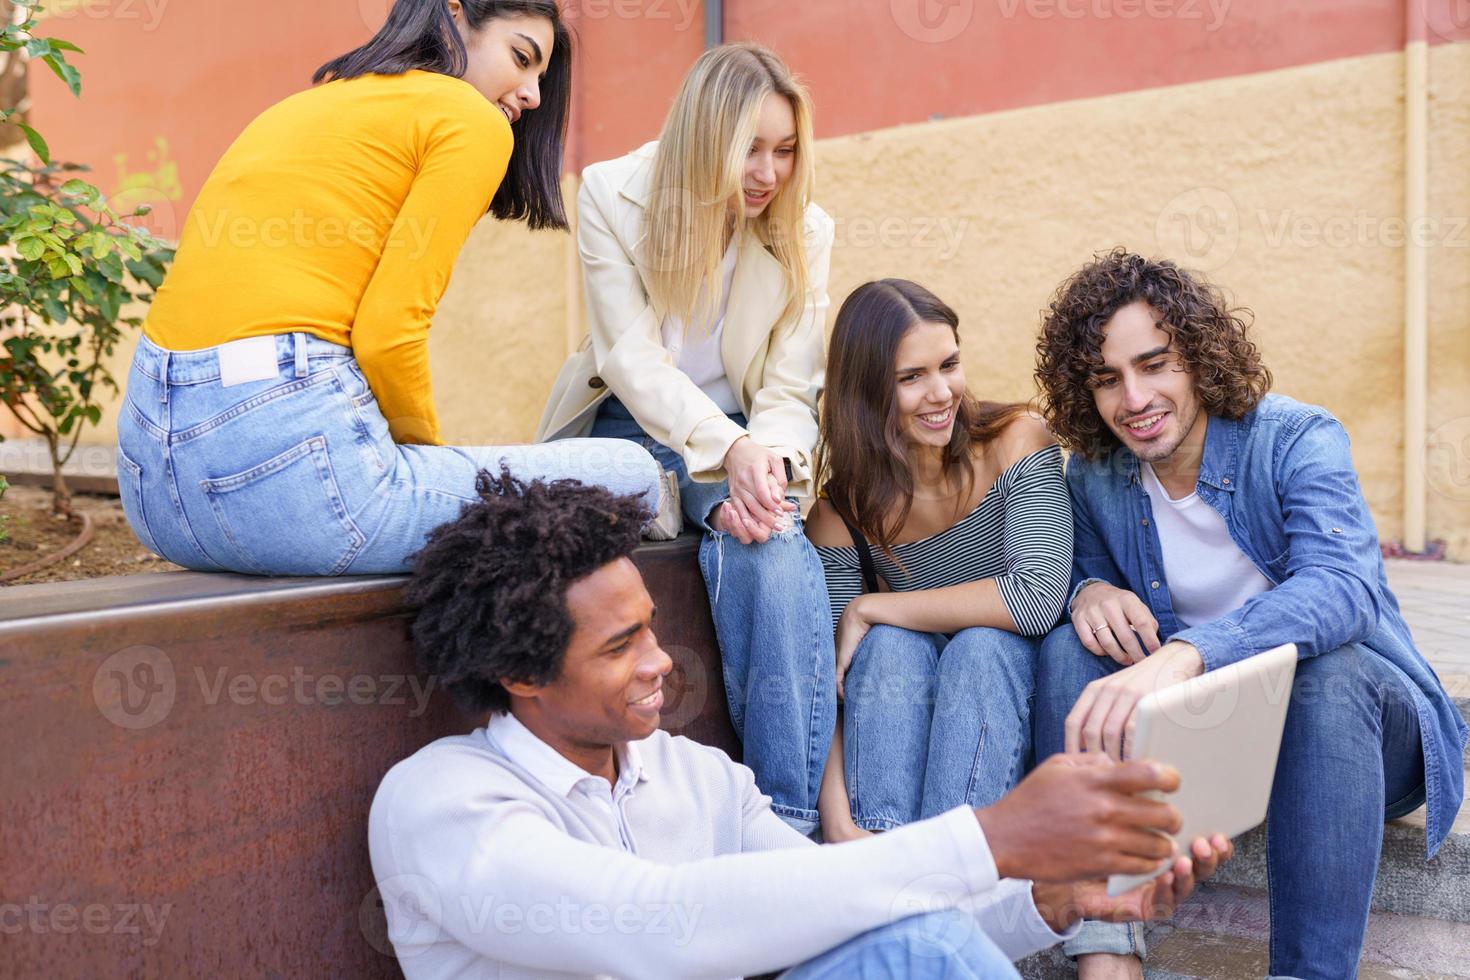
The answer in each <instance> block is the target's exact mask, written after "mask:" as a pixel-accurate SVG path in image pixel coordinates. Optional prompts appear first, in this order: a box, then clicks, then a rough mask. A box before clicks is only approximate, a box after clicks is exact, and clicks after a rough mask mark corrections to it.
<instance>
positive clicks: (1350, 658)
mask: <svg viewBox="0 0 1470 980" xmlns="http://www.w3.org/2000/svg"><path fill="white" fill-rule="evenodd" d="M1118 669H1120V667H1119V665H1118V664H1117V663H1116V662H1115V661H1113V660H1112V659H1111V658H1109V657H1095V656H1093V655H1092V654H1091V653H1088V652H1087V650H1086V648H1084V647H1083V646H1082V644H1081V642H1079V641H1078V639H1077V634H1076V631H1074V630H1073V628H1072V627H1071V626H1070V625H1063V626H1059V627H1057V628H1056V629H1054V630H1052V631H1051V633H1049V634H1048V635H1047V637H1046V640H1045V641H1044V642H1043V643H1042V647H1041V669H1040V673H1039V676H1038V679H1037V685H1038V694H1037V704H1036V748H1037V757H1038V758H1045V757H1046V756H1048V755H1051V754H1052V753H1054V752H1060V751H1061V750H1062V746H1063V723H1064V721H1065V720H1066V717H1067V712H1068V711H1070V710H1071V708H1072V705H1073V704H1074V703H1076V701H1077V698H1078V696H1080V695H1081V693H1082V689H1083V688H1085V687H1086V686H1087V685H1088V684H1089V683H1091V682H1092V681H1094V680H1096V679H1098V678H1100V677H1105V676H1107V675H1109V674H1111V673H1113V672H1114V671H1116V670H1118ZM1424 793H1425V788H1424V753H1423V749H1422V747H1421V742H1420V732H1419V720H1418V713H1417V710H1416V708H1415V706H1414V700H1413V694H1412V688H1411V682H1410V681H1409V679H1408V678H1407V677H1406V676H1405V675H1404V673H1403V672H1402V671H1401V670H1399V669H1398V668H1397V667H1395V666H1394V665H1393V664H1392V663H1390V662H1389V661H1388V660H1387V659H1385V658H1384V657H1381V656H1379V655H1378V654H1376V653H1374V652H1373V651H1371V650H1369V649H1368V648H1367V647H1365V646H1363V645H1362V644H1358V643H1354V644H1349V645H1347V646H1343V647H1339V648H1338V649H1336V650H1332V651H1329V652H1327V653H1323V654H1320V655H1318V656H1315V657H1308V658H1306V659H1303V660H1301V661H1299V662H1298V663H1297V669H1296V681H1295V683H1294V684H1293V686H1292V693H1291V705H1290V707H1289V708H1288V710H1287V714H1286V729H1285V731H1284V732H1283V733H1282V736H1281V753H1280V755H1279V756H1278V758H1277V761H1276V778H1275V782H1274V784H1273V785H1272V787H1271V804H1270V809H1269V810H1268V811H1267V814H1266V876H1267V881H1268V885H1269V891H1270V903H1271V975H1272V976H1273V977H1297V978H1301V980H1318V978H1321V980H1342V978H1344V977H1353V976H1356V975H1357V969H1358V958H1359V956H1360V954H1361V951H1362V946H1363V935H1364V932H1365V931H1366V930H1367V927H1368V911H1369V905H1370V902H1371V900H1372V897H1373V879H1374V877H1375V876H1376V875H1377V873H1378V857H1379V851H1380V850H1381V848H1382V846H1383V824H1384V821H1386V820H1393V819H1396V818H1398V817H1402V816H1404V815H1405V814H1408V813H1412V812H1413V811H1414V810H1417V809H1418V808H1419V807H1420V806H1422V805H1423V804H1424ZM1121 928H1123V927H1117V926H1106V925H1103V924H1100V923H1087V924H1086V925H1085V926H1084V928H1083V931H1082V933H1079V934H1078V935H1077V936H1076V937H1074V938H1073V939H1072V940H1070V941H1068V943H1067V945H1066V946H1065V947H1064V949H1065V951H1066V952H1067V953H1068V955H1072V956H1076V955H1079V954H1080V953H1085V952H1121V951H1122V950H1118V949H1116V948H1115V947H1114V946H1112V945H1109V942H1110V941H1109V939H1108V937H1109V935H1111V936H1112V937H1113V939H1112V940H1111V942H1114V943H1115V942H1117V938H1116V937H1117V935H1118V930H1119V929H1121ZM1095 946H1101V947H1102V948H1090V947H1095Z"/></svg>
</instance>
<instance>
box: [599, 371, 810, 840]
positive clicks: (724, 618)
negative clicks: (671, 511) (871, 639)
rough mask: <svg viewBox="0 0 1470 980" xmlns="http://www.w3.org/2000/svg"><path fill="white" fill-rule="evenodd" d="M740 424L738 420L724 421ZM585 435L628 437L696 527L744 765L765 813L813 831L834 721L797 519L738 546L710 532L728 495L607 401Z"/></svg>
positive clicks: (804, 544)
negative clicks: (673, 489) (766, 804)
mask: <svg viewBox="0 0 1470 980" xmlns="http://www.w3.org/2000/svg"><path fill="white" fill-rule="evenodd" d="M730 418H731V419H733V420H734V421H735V422H737V423H738V424H739V425H741V426H742V427H743V426H744V425H745V421H746V420H745V417H744V416H742V415H732V416H730ZM591 436H592V437H594V438H604V439H605V438H621V439H631V440H633V441H635V442H637V443H638V444H639V445H641V446H643V448H645V449H647V450H648V451H649V452H650V453H652V454H653V457H654V459H656V460H658V462H659V464H660V465H662V466H663V467H664V469H666V470H670V471H672V472H673V473H675V474H677V476H678V480H679V494H680V499H681V502H682V505H683V510H684V521H685V525H686V526H692V527H697V528H701V529H703V531H704V540H703V541H702V542H701V544H700V547H699V568H700V571H701V572H702V573H703V575H704V583H705V589H706V591H707V592H708V593H709V601H710V611H711V613H712V614H713V618H714V623H715V636H716V638H717V639H718V641H719V644H720V662H721V665H722V668H723V673H724V679H725V694H726V697H727V698H728V699H729V705H730V721H731V723H732V724H733V725H734V726H735V733H736V734H737V735H738V736H740V741H741V745H742V747H743V749H744V760H743V761H744V762H745V764H746V765H747V766H749V767H750V768H751V770H752V771H753V772H754V773H755V781H756V785H757V786H758V787H760V790H761V792H763V793H765V794H767V795H769V796H770V797H771V809H772V810H773V811H774V812H775V813H776V815H777V816H779V817H780V818H781V819H782V820H785V821H786V822H787V823H788V824H790V825H791V826H792V827H795V828H796V829H797V830H798V831H800V832H801V833H803V834H810V833H811V832H812V831H813V830H815V829H816V826H817V821H818V816H817V793H818V790H819V789H820V788H821V784H822V769H823V767H824V765H825V764H826V761H827V750H828V749H829V748H830V747H831V744H832V730H833V727H834V725H835V724H836V717H837V699H836V685H837V681H836V674H835V654H834V652H833V647H832V610H831V606H830V605H829V604H828V602H827V582H826V578H825V577H824V576H823V573H822V562H821V559H820V558H818V557H817V552H816V550H815V549H814V548H813V547H812V546H811V543H810V542H808V541H807V539H806V534H805V533H803V530H802V522H801V518H800V517H799V516H796V515H793V517H794V519H793V521H792V527H791V529H790V530H787V531H780V532H777V533H776V534H774V535H773V536H772V537H771V538H770V539H769V540H767V541H766V542H765V543H763V544H748V545H746V544H741V543H740V542H739V541H738V540H736V539H735V538H733V537H731V536H730V535H728V534H726V533H724V532H722V531H715V530H713V529H711V528H710V526H709V521H708V518H709V514H710V512H711V511H712V510H713V509H714V507H715V506H716V505H717V504H719V503H720V502H721V501H722V500H724V499H725V498H726V497H727V496H729V490H728V488H727V487H726V485H725V484H724V483H696V482H694V481H693V480H691V479H690V478H689V473H688V470H687V468H686V467H685V466H684V461H683V459H681V458H680V457H679V454H678V453H676V452H674V451H673V450H672V449H670V448H669V447H667V446H665V445H662V444H661V443H658V442H655V441H654V440H653V439H652V438H651V437H650V436H648V435H647V434H646V433H644V431H643V430H642V428H641V427H639V425H638V422H637V421H636V420H635V419H634V418H633V416H632V414H631V413H630V412H629V411H628V409H627V408H626V407H625V406H624V405H623V404H622V403H621V402H619V401H618V400H617V399H616V398H609V399H608V400H607V401H605V402H603V404H602V405H601V406H600V408H599V409H598V413H597V421H596V422H595V423H594V425H593V427H592V432H591Z"/></svg>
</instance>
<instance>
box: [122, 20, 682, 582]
mask: <svg viewBox="0 0 1470 980" xmlns="http://www.w3.org/2000/svg"><path fill="white" fill-rule="evenodd" d="M314 81H316V82H324V84H320V85H317V86H316V87H314V88H311V89H308V90H307V91H305V92H301V93H298V94H297V95H294V96H292V97H290V98H288V99H286V100H285V101H283V102H281V103H279V104H277V105H276V106H274V107H272V108H270V109H268V110H266V111H265V112H264V113H263V114H262V115H261V116H260V117H259V118H257V119H256V120H255V121H254V122H253V123H251V124H250V126H249V127H247V128H246V130H245V132H244V133H243V134H242V135H241V136H240V137H239V138H238V139H237V140H236V141H235V143H234V144H233V145H232V146H231V147H230V148H229V150H228V151H226V153H225V156H224V157H223V159H221V160H220V162H219V164H218V165H217V166H216V168H215V170H214V172H213V173H212V174H211V175H210V177H209V180H208V181H207V182H206V183H205V185H204V188H203V189H202V190H201V192H200V194H199V198H198V200H197V201H196V202H195V204H194V207H193V209H192V211H191V212H190V214H189V219H188V221H187V223H186V226H185V229H184V232H183V234H182V236H181V240H180V243H179V250H178V255H177V258H176V260H175V262H174V266H173V268H172V269H171V270H170V272H169V275H168V278H167V279H166V281H165V282H164V284H163V287H162V288H161V289H160V290H159V292H158V296H157V298H156V300H155V301H154V303H153V306H152V308H151V309H150V311H149V314H148V318H147V320H146V322H145V324H144V328H143V333H144V335H143V337H142V338H141V340H140V342H139V346H138V350H137V353H136V355H135V357H134V360H133V366H132V370H131V373H130V375H129V378H128V395H127V399H126V402H125V405H124V408H123V410H122V413H121V418H120V419H119V423H118V442H119V446H118V484H119V488H120V490H121V491H122V498H123V508H124V510H125V511H126V513H127V516H128V521H129V523H130V524H131V525H132V527H133V529H134V531H135V532H136V533H137V534H138V536H139V537H140V538H141V539H142V541H143V543H144V544H145V545H147V546H148V547H149V548H151V549H152V550H154V551H156V552H158V553H159V554H161V555H163V556H164V557H165V558H168V559H169V560H171V561H174V562H177V563H178V564H181V565H185V566H188V567H190V568H197V569H206V570H233V571H240V572H254V573H259V574H308V575H311V574H325V575H336V574H344V573H358V572H394V571H401V570H404V569H405V568H406V567H407V561H406V559H407V558H408V556H409V555H410V554H412V553H413V552H414V551H416V550H418V548H419V547H421V546H422V545H423V543H424V540H425V538H426V536H427V534H428V532H429V531H430V530H431V529H433V528H434V527H436V526H437V525H439V524H441V523H443V522H444V521H447V520H449V519H451V518H453V517H455V516H457V515H458V513H459V509H460V505H461V504H462V503H463V502H465V501H470V500H474V499H476V493H475V482H476V474H477V473H478V472H479V471H480V470H482V469H490V470H495V471H498V470H499V469H500V468H501V466H502V465H507V466H509V467H510V469H511V470H512V471H513V472H514V473H515V474H516V475H517V476H520V477H522V478H526V479H529V478H534V477H543V478H548V479H551V478H559V477H576V478H579V479H582V480H584V481H586V482H597V483H603V484H606V485H608V486H609V487H610V488H611V489H613V490H614V491H616V492H620V493H642V494H644V495H645V497H646V499H647V500H648V503H649V507H650V509H654V507H656V505H657V502H658V489H657V486H658V477H659V468H658V465H657V464H656V463H655V462H654V461H653V459H652V458H651V457H650V456H649V455H648V454H647V453H646V452H644V451H643V450H642V449H641V448H639V447H637V446H632V445H631V444H629V443H627V442H626V441H622V440H578V441H573V442H568V443H564V444H561V445H558V446H556V447H546V446H534V447H533V446H525V447H476V448H464V447H449V446H444V445H442V444H441V438H440V433H439V424H438V419H437V416H436V414H435V410H434V402H433V395H432V389H431V385H430V377H429V351H428V336H427V335H428V329H429V324H430V321H431V319H432V317H433V313H434V309H435V307H436V306H437V304H438V302H439V299H440V297H441V296H442V295H443V293H444V290H445V288H446V286H447V285H448V282H449V276H450V273H451V271H452V270H453V267H454V261H455V257H456V256H457V254H458V253H459V250H460V248H461V247H462V246H463V244H464V241H465V239H466V237H467V236H468V235H469V232H470V229H471V228H472V227H473V226H474V224H475V223H476V222H477V221H478V220H479V219H480V218H481V217H482V216H484V214H485V213H486V212H487V211H488V212H490V213H491V214H494V215H495V217H497V218H499V219H503V220H525V221H526V222H527V224H528V225H529V226H530V227H532V228H559V229H565V228H566V227H567V222H566V217H565V213H564V211H563V206H562V201H561V192H560V176H561V155H562V143H563V139H564V134H565V131H566V121H567V112H568V103H569V99H568V96H569V91H570V84H571V44H570V37H569V34H568V32H567V30H566V27H565V26H564V24H563V23H562V21H561V19H560V16H559V13H558V10H557V6H556V4H555V2H554V0H397V2H396V3H395V4H394V6H393V9H392V11H391V12H390V14H389V17H388V21H387V23H386V24H385V25H384V26H383V28H382V30H380V31H379V32H378V34H377V35H376V36H375V37H373V39H372V40H370V41H369V42H368V43H367V44H366V45H364V46H363V47H361V48H358V49H356V50H355V51H352V52H349V53H348V54H346V55H343V56H342V57H340V58H337V59H335V60H333V61H331V62H328V63H327V64H326V65H323V66H322V68H321V69H319V70H318V72H317V74H316V77H315V79H314Z"/></svg>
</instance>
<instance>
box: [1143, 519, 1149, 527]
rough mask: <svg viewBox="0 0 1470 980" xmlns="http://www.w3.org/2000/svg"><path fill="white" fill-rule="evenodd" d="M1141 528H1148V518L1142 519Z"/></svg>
mask: <svg viewBox="0 0 1470 980" xmlns="http://www.w3.org/2000/svg"><path fill="white" fill-rule="evenodd" d="M1143 526H1144V527H1148V518H1147V517H1145V518H1144V519H1143Z"/></svg>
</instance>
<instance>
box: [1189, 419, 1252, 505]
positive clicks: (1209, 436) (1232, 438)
mask: <svg viewBox="0 0 1470 980" xmlns="http://www.w3.org/2000/svg"><path fill="white" fill-rule="evenodd" d="M1205 418H1206V420H1207V424H1206V427H1205V452H1204V458H1203V459H1201V460H1200V466H1199V481H1198V484H1196V485H1199V484H1204V485H1206V486H1211V487H1214V488H1215V489H1216V490H1223V491H1225V492H1227V493H1234V492H1235V487H1236V484H1237V483H1238V482H1239V474H1238V468H1239V465H1238V464H1239V463H1240V440H1241V423H1240V422H1239V421H1237V420H1235V419H1228V418H1226V417H1225V416H1223V415H1208V416H1206V417H1205Z"/></svg>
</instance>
